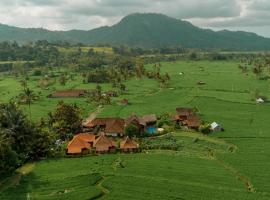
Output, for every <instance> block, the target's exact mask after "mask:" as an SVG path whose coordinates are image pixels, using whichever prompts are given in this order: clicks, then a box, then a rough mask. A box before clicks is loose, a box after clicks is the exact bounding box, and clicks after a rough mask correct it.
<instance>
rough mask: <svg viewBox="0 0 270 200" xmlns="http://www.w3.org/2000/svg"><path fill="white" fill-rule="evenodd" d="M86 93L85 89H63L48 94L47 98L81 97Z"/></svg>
mask: <svg viewBox="0 0 270 200" xmlns="http://www.w3.org/2000/svg"><path fill="white" fill-rule="evenodd" d="M86 93H87V91H86V90H79V89H76V90H64V91H57V92H54V93H52V94H50V95H49V96H48V97H49V98H64V97H83V96H84V95H85V94H86Z"/></svg>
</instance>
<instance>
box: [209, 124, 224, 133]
mask: <svg viewBox="0 0 270 200" xmlns="http://www.w3.org/2000/svg"><path fill="white" fill-rule="evenodd" d="M210 130H211V131H213V132H220V131H223V128H222V127H221V126H220V125H219V124H218V123H217V122H213V123H212V124H211V125H210Z"/></svg>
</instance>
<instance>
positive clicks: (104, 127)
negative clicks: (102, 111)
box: [83, 114, 157, 137]
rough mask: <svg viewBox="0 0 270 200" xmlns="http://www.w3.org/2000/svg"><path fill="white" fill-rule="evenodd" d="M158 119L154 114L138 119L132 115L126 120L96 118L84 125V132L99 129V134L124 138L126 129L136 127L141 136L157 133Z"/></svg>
mask: <svg viewBox="0 0 270 200" xmlns="http://www.w3.org/2000/svg"><path fill="white" fill-rule="evenodd" d="M156 124H157V117H156V115H154V114H151V115H144V116H142V117H138V116H137V115H135V114H132V115H131V116H130V117H128V118H126V119H122V118H95V119H93V120H91V121H88V122H85V123H84V124H83V128H84V131H91V132H93V131H94V130H96V129H97V128H98V129H99V132H103V133H104V134H105V135H106V136H111V137H122V136H124V134H125V127H127V126H129V125H134V126H136V127H137V128H138V130H139V132H140V133H141V134H143V133H145V132H146V133H150V134H153V133H156V131H157V128H156Z"/></svg>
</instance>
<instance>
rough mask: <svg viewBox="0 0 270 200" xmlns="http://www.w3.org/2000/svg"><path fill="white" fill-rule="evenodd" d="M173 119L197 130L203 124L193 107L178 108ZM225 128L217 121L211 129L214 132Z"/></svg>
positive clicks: (181, 124) (211, 125)
mask: <svg viewBox="0 0 270 200" xmlns="http://www.w3.org/2000/svg"><path fill="white" fill-rule="evenodd" d="M173 121H174V122H175V123H176V124H178V125H179V126H184V127H187V128H188V129H193V130H196V131H198V130H199V128H200V126H201V125H202V120H201V119H200V118H199V117H198V116H197V115H196V113H195V112H194V109H192V108H176V114H175V116H174V117H173ZM223 130H224V129H223V128H222V127H221V126H220V125H219V124H218V123H217V122H213V123H211V124H210V131H212V132H218V131H223Z"/></svg>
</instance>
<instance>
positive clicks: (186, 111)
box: [173, 108, 194, 123]
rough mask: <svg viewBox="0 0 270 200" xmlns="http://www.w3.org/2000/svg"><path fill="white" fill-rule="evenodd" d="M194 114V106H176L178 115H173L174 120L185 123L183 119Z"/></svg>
mask: <svg viewBox="0 0 270 200" xmlns="http://www.w3.org/2000/svg"><path fill="white" fill-rule="evenodd" d="M192 115H194V111H193V109H192V108H176V115H175V116H174V117H173V121H175V122H176V123H183V121H185V120H187V118H188V117H190V116H192Z"/></svg>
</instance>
